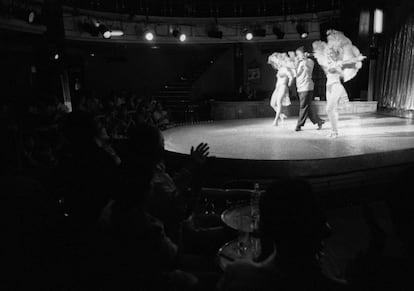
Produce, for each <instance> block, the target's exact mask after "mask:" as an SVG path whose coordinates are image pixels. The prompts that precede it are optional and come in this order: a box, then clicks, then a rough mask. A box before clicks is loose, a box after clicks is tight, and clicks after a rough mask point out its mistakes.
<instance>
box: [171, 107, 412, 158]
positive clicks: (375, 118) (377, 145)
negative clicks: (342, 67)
mask: <svg viewBox="0 0 414 291" xmlns="http://www.w3.org/2000/svg"><path fill="white" fill-rule="evenodd" d="M295 125H296V118H289V119H287V120H286V121H285V123H284V124H283V125H281V126H279V127H274V126H273V125H272V119H271V118H259V119H244V120H229V121H220V122H214V123H201V124H195V125H185V126H180V127H175V128H172V129H169V130H167V131H164V138H165V146H166V149H167V150H169V151H173V152H178V153H185V154H186V153H188V152H189V150H190V147H191V145H196V144H198V143H200V142H207V143H209V145H210V149H211V150H210V152H211V155H213V156H216V157H221V158H236V159H253V160H306V159H324V158H334V157H345V156H353V155H362V154H369V153H378V152H387V151H394V150H402V149H409V148H414V120H411V119H402V118H398V117H389V116H382V115H376V114H363V115H344V116H341V117H340V122H339V134H340V136H339V138H337V139H329V138H328V137H327V135H328V133H329V131H330V123H329V120H327V122H326V124H325V126H324V128H323V129H322V130H320V131H319V130H316V126H314V125H312V124H311V123H310V122H309V121H308V122H307V124H306V125H305V126H304V127H303V131H301V132H294V128H295Z"/></svg>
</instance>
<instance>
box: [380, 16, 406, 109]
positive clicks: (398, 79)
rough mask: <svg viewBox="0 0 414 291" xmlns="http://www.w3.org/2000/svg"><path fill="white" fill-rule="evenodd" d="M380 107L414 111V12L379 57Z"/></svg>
mask: <svg viewBox="0 0 414 291" xmlns="http://www.w3.org/2000/svg"><path fill="white" fill-rule="evenodd" d="M376 94H377V96H378V97H379V98H378V100H379V106H380V107H382V108H387V109H396V110H414V15H412V16H410V17H408V19H407V21H406V22H405V23H404V24H403V25H401V26H400V28H399V29H398V30H397V32H396V33H395V35H394V36H393V37H391V38H389V39H388V40H387V42H386V43H385V45H384V47H383V50H382V52H381V54H380V56H379V59H378V66H377V78H376Z"/></svg>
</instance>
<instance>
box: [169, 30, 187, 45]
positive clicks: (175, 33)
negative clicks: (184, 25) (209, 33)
mask: <svg viewBox="0 0 414 291" xmlns="http://www.w3.org/2000/svg"><path fill="white" fill-rule="evenodd" d="M172 35H173V36H174V37H175V38H178V39H179V40H180V41H181V42H184V41H186V39H187V35H186V34H185V33H182V32H180V31H179V30H178V29H174V30H173V31H172Z"/></svg>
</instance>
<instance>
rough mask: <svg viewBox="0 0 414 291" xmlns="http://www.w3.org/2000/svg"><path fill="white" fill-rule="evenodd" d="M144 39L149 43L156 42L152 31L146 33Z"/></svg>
mask: <svg viewBox="0 0 414 291" xmlns="http://www.w3.org/2000/svg"><path fill="white" fill-rule="evenodd" d="M144 37H145V39H146V40H148V41H152V40H154V34H153V33H152V32H151V31H147V32H145V33H144Z"/></svg>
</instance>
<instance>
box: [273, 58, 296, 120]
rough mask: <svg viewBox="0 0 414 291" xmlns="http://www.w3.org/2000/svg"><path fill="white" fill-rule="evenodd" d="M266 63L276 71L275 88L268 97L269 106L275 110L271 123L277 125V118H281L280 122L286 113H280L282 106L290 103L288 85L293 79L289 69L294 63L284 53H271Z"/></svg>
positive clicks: (292, 73)
mask: <svg viewBox="0 0 414 291" xmlns="http://www.w3.org/2000/svg"><path fill="white" fill-rule="evenodd" d="M268 64H270V65H272V67H273V68H274V69H275V70H276V71H277V74H276V77H277V82H276V88H275V90H274V91H273V94H272V97H271V98H270V106H272V108H273V109H274V110H275V112H276V116H275V120H274V121H273V125H274V126H277V125H278V122H279V118H280V119H281V120H282V123H283V120H284V119H285V118H286V115H285V114H283V113H282V106H289V105H290V104H291V103H290V98H289V87H290V86H291V85H292V82H293V79H294V71H293V70H292V69H291V68H294V63H293V61H292V60H291V59H290V58H289V57H288V55H287V54H286V53H273V54H272V55H271V56H270V57H269V59H268Z"/></svg>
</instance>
